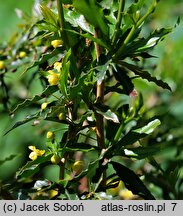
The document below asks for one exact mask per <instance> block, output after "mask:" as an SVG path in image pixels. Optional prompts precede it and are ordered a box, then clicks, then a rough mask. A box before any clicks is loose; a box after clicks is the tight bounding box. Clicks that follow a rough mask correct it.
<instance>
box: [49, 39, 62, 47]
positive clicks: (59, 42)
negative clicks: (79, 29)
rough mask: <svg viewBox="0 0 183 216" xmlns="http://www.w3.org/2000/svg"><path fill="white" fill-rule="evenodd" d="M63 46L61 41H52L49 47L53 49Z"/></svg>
mask: <svg viewBox="0 0 183 216" xmlns="http://www.w3.org/2000/svg"><path fill="white" fill-rule="evenodd" d="M62 44H63V41H62V40H52V41H51V45H52V46H53V47H54V48H57V47H58V46H60V45H62Z"/></svg>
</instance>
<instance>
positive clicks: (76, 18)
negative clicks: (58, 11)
mask: <svg viewBox="0 0 183 216" xmlns="http://www.w3.org/2000/svg"><path fill="white" fill-rule="evenodd" d="M64 17H65V19H66V21H67V22H69V23H70V24H71V25H72V26H73V27H78V26H79V27H80V28H81V29H83V30H84V31H86V32H88V33H90V34H94V28H93V26H91V25H89V23H88V22H87V21H86V19H85V17H84V16H83V15H81V14H79V13H78V12H76V11H71V10H68V9H67V10H66V14H65V16H64Z"/></svg>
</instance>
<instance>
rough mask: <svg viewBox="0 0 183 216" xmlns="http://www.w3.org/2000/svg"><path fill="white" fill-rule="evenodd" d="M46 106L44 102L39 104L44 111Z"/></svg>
mask: <svg viewBox="0 0 183 216" xmlns="http://www.w3.org/2000/svg"><path fill="white" fill-rule="evenodd" d="M47 106H48V103H46V102H45V103H42V104H41V109H42V110H44V109H46V107H47Z"/></svg>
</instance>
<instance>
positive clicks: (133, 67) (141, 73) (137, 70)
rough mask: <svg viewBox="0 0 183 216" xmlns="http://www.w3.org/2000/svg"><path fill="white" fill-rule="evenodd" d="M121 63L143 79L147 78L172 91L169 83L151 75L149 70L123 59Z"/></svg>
mask: <svg viewBox="0 0 183 216" xmlns="http://www.w3.org/2000/svg"><path fill="white" fill-rule="evenodd" d="M120 64H121V65H123V66H124V67H126V68H128V69H129V70H130V71H133V72H134V73H135V74H136V75H138V76H140V77H141V78H142V79H146V80H148V81H149V82H154V83H155V84H156V85H158V86H160V87H162V88H164V89H168V90H170V91H171V88H170V86H169V85H168V84H167V83H165V82H164V81H162V80H158V79H157V78H156V77H153V76H151V74H150V73H149V72H147V71H144V70H141V69H140V68H139V67H138V66H136V65H133V64H129V63H127V62H123V61H120Z"/></svg>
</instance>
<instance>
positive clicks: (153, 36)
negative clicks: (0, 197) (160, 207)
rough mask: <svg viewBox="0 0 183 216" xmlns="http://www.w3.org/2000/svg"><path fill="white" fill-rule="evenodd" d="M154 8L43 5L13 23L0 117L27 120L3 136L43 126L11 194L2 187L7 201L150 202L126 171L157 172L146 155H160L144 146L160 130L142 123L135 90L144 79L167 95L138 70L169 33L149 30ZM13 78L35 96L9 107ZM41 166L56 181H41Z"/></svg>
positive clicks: (155, 122) (104, 2) (98, 2)
mask: <svg viewBox="0 0 183 216" xmlns="http://www.w3.org/2000/svg"><path fill="white" fill-rule="evenodd" d="M157 3H158V0H153V1H145V0H138V1H130V0H119V1H118V0H112V1H108V0H88V1H86V0H79V1H77V0H57V1H54V0H52V1H48V0H44V1H42V3H41V4H40V5H37V4H35V6H36V8H37V12H36V13H35V11H34V13H33V17H32V18H31V17H29V18H27V16H25V14H23V13H22V18H24V19H25V24H24V26H23V27H22V32H21V33H19V34H17V35H16V36H15V37H14V39H13V40H11V43H9V44H8V45H7V46H5V47H3V54H2V53H1V61H0V76H1V85H2V87H3V88H4V89H5V90H6V93H7V94H6V95H5V97H4V99H5V100H4V107H5V108H6V109H9V108H10V114H11V115H16V113H17V112H21V110H22V109H25V108H26V109H30V110H31V108H32V107H34V109H33V110H36V111H35V112H34V113H32V114H31V115H28V116H26V117H25V119H23V120H20V121H18V122H16V123H15V124H14V125H13V126H12V127H11V128H10V130H8V131H7V133H6V134H8V136H11V133H9V132H11V131H12V130H14V129H16V128H17V127H21V125H23V124H26V123H28V122H32V123H33V125H34V126H35V130H36V127H38V128H39V127H42V126H39V125H40V123H41V122H44V124H45V125H47V123H48V122H51V124H49V128H47V127H45V128H43V130H42V134H44V136H45V144H44V143H43V144H42V146H41V147H40V145H39V148H38V147H37V146H29V149H28V151H29V158H28V159H27V160H28V161H27V163H26V164H25V165H24V166H23V167H22V168H20V169H19V171H17V173H16V179H15V181H16V189H14V186H12V188H11V189H9V186H8V190H10V191H13V192H12V193H10V194H9V195H10V196H12V198H15V197H16V193H15V191H16V192H17V191H18V192H19V193H20V191H21V193H24V197H25V196H26V197H27V198H29V199H103V198H104V199H114V198H115V197H116V199H118V198H121V199H133V198H139V197H140V198H143V199H155V197H154V195H153V194H152V192H151V191H150V189H149V187H148V185H146V182H145V181H143V180H142V178H140V177H139V175H137V174H136V173H135V171H133V169H132V168H130V167H131V165H133V164H134V163H136V162H137V161H139V160H144V159H147V160H148V162H149V163H150V164H151V166H154V167H156V169H158V164H157V163H156V161H155V159H154V157H153V155H155V154H156V153H157V152H159V150H160V148H161V146H160V145H159V144H156V143H155V144H154V145H148V144H147V143H144V142H143V140H144V139H145V138H146V137H148V136H151V134H152V133H153V131H154V130H156V128H157V127H158V126H159V125H160V123H161V122H160V120H159V119H158V118H156V117H153V118H151V119H149V120H148V121H144V119H143V113H144V110H145V108H144V106H143V97H142V94H141V91H139V90H138V91H137V90H136V88H135V85H136V81H138V80H140V79H143V80H144V79H145V80H146V82H153V83H155V84H156V85H157V86H159V87H161V88H163V89H168V90H171V89H170V87H169V85H168V84H167V83H165V82H164V81H162V80H161V79H157V78H156V77H154V76H153V74H152V73H151V72H149V71H148V68H145V65H147V64H144V62H148V60H149V58H154V57H155V56H152V54H151V50H152V49H153V48H154V47H155V46H156V45H157V44H158V43H159V42H160V41H162V40H163V39H164V37H165V36H166V35H167V34H169V33H170V32H171V31H172V28H168V29H166V28H161V29H153V30H151V31H150V30H148V28H147V23H148V22H149V20H150V19H151V17H152V14H153V12H154V11H155V9H156V7H157ZM147 32H149V33H148V34H147ZM19 71H21V76H22V77H31V78H29V79H28V81H27V79H25V82H27V86H28V87H29V86H30V85H31V83H32V82H34V80H36V82H37V85H40V87H41V88H42V92H40V93H39V94H36V95H35V96H33V97H32V98H26V99H25V100H23V101H21V102H20V103H18V104H16V105H14V106H13V107H12V106H11V105H10V104H11V103H12V102H11V98H10V97H9V94H8V90H7V85H6V82H5V77H6V76H8V74H9V73H12V72H13V73H17V72H19ZM37 80H39V82H38V81H37ZM142 90H143V89H142ZM41 125H42V124H41ZM32 139H34V138H33V137H32ZM47 166H56V167H57V168H58V169H56V172H58V173H59V178H58V179H57V180H55V181H50V180H47V179H44V175H43V173H42V170H43V169H44V168H45V167H47ZM132 167H133V166H132ZM141 175H145V170H141ZM24 185H26V186H25V190H24V192H22V190H21V188H22V187H24ZM27 185H28V186H30V188H29V189H27V190H26V188H27ZM17 187H19V188H18V189H17ZM4 190H5V188H4ZM25 191H26V192H25ZM18 192H17V193H18Z"/></svg>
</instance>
